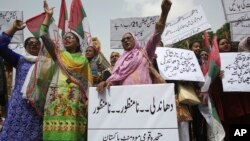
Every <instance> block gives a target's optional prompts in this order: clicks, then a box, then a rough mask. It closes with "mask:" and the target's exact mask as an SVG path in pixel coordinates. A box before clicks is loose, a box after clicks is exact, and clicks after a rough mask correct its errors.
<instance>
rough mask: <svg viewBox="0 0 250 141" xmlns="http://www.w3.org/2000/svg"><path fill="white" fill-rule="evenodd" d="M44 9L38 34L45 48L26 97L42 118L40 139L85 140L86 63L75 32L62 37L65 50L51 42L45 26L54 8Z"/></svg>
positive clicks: (87, 75)
mask: <svg viewBox="0 0 250 141" xmlns="http://www.w3.org/2000/svg"><path fill="white" fill-rule="evenodd" d="M44 10H45V13H46V16H45V19H44V21H43V24H42V26H41V31H40V32H41V33H40V34H41V38H42V40H43V42H44V44H45V48H43V50H42V53H41V54H40V55H39V61H38V63H37V66H36V67H37V68H36V70H37V72H36V73H33V76H32V78H31V80H30V83H29V86H30V87H29V88H31V89H28V90H27V96H28V99H29V101H30V102H31V103H32V105H33V106H34V107H35V108H36V111H37V112H38V113H39V114H41V115H43V140H51V141H52V140H53V141H54V140H57V141H59V140H60V141H69V140H70V141H78V140H86V136H87V98H88V93H87V91H88V87H89V86H90V85H92V77H91V71H90V67H89V63H88V60H87V58H85V57H84V56H83V55H82V52H81V50H80V42H79V38H78V37H77V35H76V34H75V33H73V32H67V33H66V34H65V35H64V37H63V44H64V48H65V50H60V47H58V46H56V44H54V43H53V42H52V40H51V39H50V38H49V35H48V25H49V22H50V20H51V17H52V15H53V8H51V9H50V8H49V6H48V4H47V2H46V1H44ZM48 54H49V55H48ZM32 86H33V87H32Z"/></svg>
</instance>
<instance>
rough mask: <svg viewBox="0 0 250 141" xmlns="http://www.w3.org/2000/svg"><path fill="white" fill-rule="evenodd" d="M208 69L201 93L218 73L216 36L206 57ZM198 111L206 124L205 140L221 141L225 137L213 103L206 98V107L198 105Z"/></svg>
mask: <svg viewBox="0 0 250 141" xmlns="http://www.w3.org/2000/svg"><path fill="white" fill-rule="evenodd" d="M208 63H209V68H208V72H207V74H206V76H205V82H204V84H203V86H202V88H201V92H204V93H207V92H208V90H209V87H210V85H211V83H212V82H213V80H214V79H215V78H216V77H217V76H218V75H219V73H220V54H219V48H218V43H217V36H214V38H213V42H212V48H211V50H210V52H209V55H208ZM199 110H200V112H201V114H202V115H203V117H204V118H205V119H206V121H207V124H208V130H207V132H208V133H207V138H208V139H207V140H208V141H222V140H223V139H224V137H225V131H224V128H223V126H222V124H221V122H220V118H219V116H218V114H217V111H216V108H215V106H214V104H213V101H212V100H211V99H210V97H208V105H202V104H200V105H199Z"/></svg>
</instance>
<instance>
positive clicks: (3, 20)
mask: <svg viewBox="0 0 250 141" xmlns="http://www.w3.org/2000/svg"><path fill="white" fill-rule="evenodd" d="M15 20H23V12H22V11H0V31H5V30H7V29H8V28H9V27H10V26H11V25H12V24H13V22H14V21H15ZM23 40H24V37H23V30H20V31H17V32H16V33H15V35H14V36H13V38H12V40H11V43H23Z"/></svg>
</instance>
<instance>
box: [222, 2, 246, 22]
mask: <svg viewBox="0 0 250 141" xmlns="http://www.w3.org/2000/svg"><path fill="white" fill-rule="evenodd" d="M222 5H223V8H224V12H225V16H226V20H227V22H235V21H240V20H249V19H250V0H222Z"/></svg>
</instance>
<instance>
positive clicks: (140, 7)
mask: <svg viewBox="0 0 250 141" xmlns="http://www.w3.org/2000/svg"><path fill="white" fill-rule="evenodd" d="M47 2H48V4H49V6H51V7H55V9H54V16H53V17H54V18H55V20H56V23H58V19H59V11H60V4H61V0H47ZM161 2H162V0H82V3H83V6H84V8H85V12H86V14H87V17H88V22H89V26H90V31H91V34H92V36H93V37H98V38H99V40H100V41H101V47H102V52H103V53H104V55H105V56H106V57H107V59H109V56H110V53H111V52H112V51H118V52H120V53H122V52H123V50H122V49H110V19H115V18H129V17H143V16H155V15H160V13H161ZM172 3H173V4H172V7H171V10H170V13H169V16H168V19H167V21H170V20H171V19H174V18H176V17H178V16H181V15H182V14H184V13H186V12H188V11H190V10H191V9H192V8H194V7H196V6H199V5H201V6H202V7H203V9H204V11H205V14H206V16H207V19H208V22H209V23H210V24H211V26H212V30H213V31H216V30H217V29H218V28H220V27H221V26H222V25H223V24H224V23H225V22H226V21H225V15H224V12H223V7H222V2H221V0H172ZM66 4H67V7H68V14H69V9H70V4H71V0H66ZM0 10H1V11H5V10H19V11H23V17H24V21H26V20H27V19H29V18H31V17H33V16H36V15H38V14H39V13H41V12H43V0H0ZM28 36H31V33H29V31H28V30H27V29H25V30H24V37H25V38H26V37H28Z"/></svg>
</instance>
